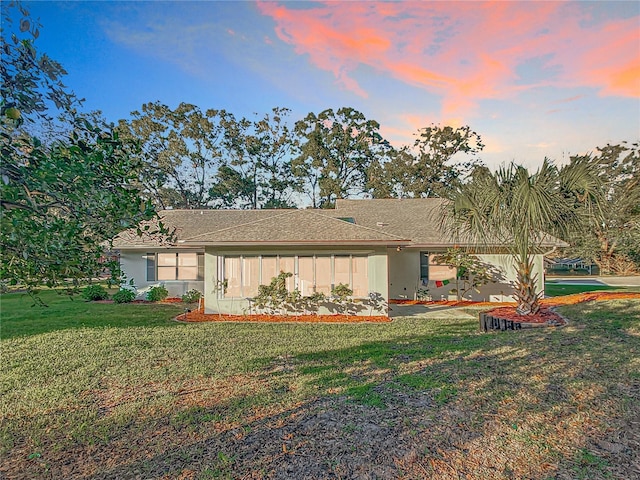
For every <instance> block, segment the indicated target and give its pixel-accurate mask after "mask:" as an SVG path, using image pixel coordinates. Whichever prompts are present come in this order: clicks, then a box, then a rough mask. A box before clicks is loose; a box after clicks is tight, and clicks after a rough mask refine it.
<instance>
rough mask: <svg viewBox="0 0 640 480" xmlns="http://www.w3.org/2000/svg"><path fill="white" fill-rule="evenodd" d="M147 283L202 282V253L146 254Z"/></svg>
mask: <svg viewBox="0 0 640 480" xmlns="http://www.w3.org/2000/svg"><path fill="white" fill-rule="evenodd" d="M145 256H146V258H147V281H149V282H155V281H156V280H160V281H170V280H202V279H203V278H204V254H203V253H196V252H193V253H188V252H184V253H182V252H181V253H176V252H170V253H164V252H163V253H147V254H146V255H145Z"/></svg>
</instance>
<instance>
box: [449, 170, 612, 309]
mask: <svg viewBox="0 0 640 480" xmlns="http://www.w3.org/2000/svg"><path fill="white" fill-rule="evenodd" d="M602 193H603V192H602V188H601V184H600V181H599V178H598V176H597V172H595V171H594V170H593V168H591V166H590V165H588V164H586V163H585V162H576V163H574V164H571V165H567V166H566V167H564V168H563V169H562V170H558V169H557V168H556V167H555V166H554V165H553V164H551V163H550V162H549V161H548V160H547V159H545V160H544V162H543V164H542V166H541V167H540V169H539V170H538V171H536V172H535V173H529V171H528V170H527V169H526V168H524V167H522V166H519V165H514V164H511V165H509V166H508V167H502V168H500V169H499V170H498V171H497V172H496V173H495V174H491V175H489V174H487V172H484V174H482V175H478V176H476V177H475V178H474V179H473V180H472V181H471V182H469V183H466V184H463V185H462V186H461V187H460V188H459V190H458V192H457V194H456V195H455V196H454V201H453V202H452V204H451V211H450V218H451V221H452V223H453V225H454V226H455V227H457V231H458V234H459V235H461V236H465V237H467V238H468V239H470V240H471V241H475V242H478V243H487V244H495V243H496V242H498V243H499V244H501V245H502V246H503V248H505V249H506V250H507V251H508V252H509V253H510V254H511V255H512V257H513V259H514V264H515V268H516V271H517V282H516V283H517V285H516V292H515V295H516V298H517V301H518V307H517V312H518V313H519V314H521V315H527V314H531V313H537V311H538V310H539V308H540V305H539V295H540V292H537V291H536V287H535V285H536V278H535V276H534V274H533V256H532V255H533V254H534V253H539V252H541V247H542V244H543V242H544V241H545V240H546V239H548V237H546V236H547V235H556V236H559V237H561V238H566V237H567V235H568V233H569V232H570V231H571V229H572V228H576V227H578V226H579V225H580V224H581V223H582V221H583V219H582V218H581V215H583V214H584V213H585V212H587V211H588V210H583V209H581V208H580V206H579V204H578V203H577V202H579V203H580V204H583V205H587V206H591V207H597V206H598V205H600V204H601V203H602V198H603V196H602Z"/></svg>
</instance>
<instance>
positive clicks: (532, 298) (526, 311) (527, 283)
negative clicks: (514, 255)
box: [515, 256, 540, 315]
mask: <svg viewBox="0 0 640 480" xmlns="http://www.w3.org/2000/svg"><path fill="white" fill-rule="evenodd" d="M517 271H518V276H517V284H516V291H515V296H516V299H517V301H518V306H517V307H516V312H517V313H518V315H533V314H536V313H538V311H539V310H540V295H539V294H538V293H536V279H537V275H534V274H533V260H532V259H530V258H529V257H528V256H527V257H525V258H520V259H519V261H518V264H517Z"/></svg>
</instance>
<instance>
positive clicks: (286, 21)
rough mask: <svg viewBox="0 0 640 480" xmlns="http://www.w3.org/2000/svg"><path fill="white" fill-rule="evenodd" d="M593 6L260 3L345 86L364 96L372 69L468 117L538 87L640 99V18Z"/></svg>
mask: <svg viewBox="0 0 640 480" xmlns="http://www.w3.org/2000/svg"><path fill="white" fill-rule="evenodd" d="M595 4H597V2H593V3H592V2H585V3H581V2H575V3H574V2H380V3H378V2H325V3H323V2H319V3H318V2H314V3H313V4H309V3H303V4H300V3H282V4H278V3H274V2H262V1H259V2H258V9H259V10H260V12H262V13H263V14H264V15H267V16H269V17H271V18H272V19H273V20H274V21H275V32H276V35H277V36H278V38H279V39H280V40H281V41H283V42H286V43H288V44H290V45H292V46H293V48H294V51H295V52H296V53H297V54H299V55H306V56H308V58H309V61H310V62H311V63H312V64H313V65H315V66H316V67H318V68H320V69H322V70H326V71H329V72H331V73H332V74H333V76H334V78H335V79H336V82H337V83H338V84H339V85H341V86H342V87H343V88H345V89H347V90H349V91H351V92H353V93H355V94H356V95H359V96H361V97H363V98H366V97H367V96H368V95H369V92H368V91H367V90H366V89H365V88H364V87H363V86H362V84H361V80H362V78H361V73H360V72H359V68H360V67H361V66H365V67H368V68H370V69H373V70H374V71H375V72H378V73H382V74H384V75H386V76H389V77H392V78H395V79H396V80H399V81H401V82H403V83H406V84H408V85H411V86H413V87H418V88H420V89H424V90H426V91H429V92H430V93H433V94H436V95H438V96H439V97H440V98H441V105H442V115H443V117H445V118H450V119H460V117H464V116H469V115H471V114H473V113H474V111H475V109H476V108H477V105H478V104H479V102H481V101H482V100H487V99H509V98H512V97H514V96H516V95H518V94H519V93H520V92H522V91H523V90H531V89H534V88H539V87H548V86H552V87H564V88H574V87H588V88H592V89H595V90H596V91H597V92H598V93H599V94H600V95H603V96H609V95H615V96H623V97H635V98H637V97H640V29H638V18H639V15H638V14H637V13H634V14H631V15H629V14H628V13H626V14H625V15H620V16H619V17H620V18H616V17H615V15H612V14H611V12H609V13H608V15H607V16H606V18H605V17H603V16H601V15H600V13H599V11H598V8H595V6H594V5H595ZM611 9H615V2H611ZM625 16H626V17H627V18H624V17H625ZM359 80H360V81H359Z"/></svg>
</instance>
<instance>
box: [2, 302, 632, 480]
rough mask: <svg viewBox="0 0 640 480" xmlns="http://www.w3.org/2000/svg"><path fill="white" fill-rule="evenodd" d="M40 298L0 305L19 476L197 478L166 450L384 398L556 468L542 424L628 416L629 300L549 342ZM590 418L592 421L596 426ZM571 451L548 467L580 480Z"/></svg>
mask: <svg viewBox="0 0 640 480" xmlns="http://www.w3.org/2000/svg"><path fill="white" fill-rule="evenodd" d="M43 299H44V300H45V301H46V303H47V304H48V305H49V306H48V307H31V303H32V302H31V299H30V298H29V297H27V296H23V295H19V294H10V295H2V296H1V297H0V302H1V303H0V304H1V308H2V341H1V344H0V347H1V350H2V364H3V368H2V371H1V372H0V396H1V397H2V399H3V400H2V402H1V403H0V447H1V450H0V452H1V454H2V456H1V457H0V463H4V464H7V465H9V464H11V465H15V467H14V468H16V469H26V470H25V471H26V472H27V473H26V474H25V475H27V476H29V475H31V476H34V477H35V476H38V475H39V474H41V473H42V471H43V470H42V469H43V468H45V467H43V466H42V465H47V467H46V468H49V469H51V471H53V472H54V476H55V475H56V473H55V472H57V475H58V476H60V475H61V473H60V472H61V471H62V470H60V469H61V468H62V466H61V465H63V464H64V461H63V460H64V459H65V458H68V457H69V456H70V455H75V453H73V452H78V451H86V450H87V449H90V448H91V449H93V450H92V451H94V453H95V452H105V453H104V455H108V458H109V460H108V462H111V463H113V462H114V461H115V462H116V464H117V462H123V464H125V463H126V462H129V461H131V459H132V458H133V459H138V460H137V461H138V462H139V467H140V469H141V470H142V471H147V470H145V469H151V470H149V471H152V469H153V465H147V464H146V463H145V462H146V461H147V460H145V459H144V458H143V457H144V455H143V452H144V448H147V449H152V450H154V451H156V450H157V451H158V452H160V454H159V457H160V458H165V457H166V455H169V453H170V452H174V453H171V454H170V455H178V453H175V452H182V453H184V455H186V457H185V458H182V457H180V458H179V459H177V460H175V461H176V462H178V463H179V464H181V465H191V463H190V462H192V463H193V465H196V466H197V465H201V464H200V463H199V462H200V460H199V458H200V457H199V455H201V454H200V453H197V452H195V453H194V452H191V453H189V452H186V453H185V452H183V451H182V450H178V448H179V447H180V446H181V445H182V444H183V443H184V442H185V441H186V440H187V439H191V438H210V437H211V438H212V436H214V435H216V433H215V432H218V431H221V430H224V429H226V428H231V427H233V428H245V429H248V428H258V427H259V425H258V426H256V425H255V424H254V423H253V422H254V420H253V419H255V418H260V417H264V416H271V415H275V414H277V413H278V412H283V411H286V410H288V409H293V408H295V407H296V406H299V405H304V404H306V403H309V402H312V401H313V400H314V399H318V398H345V399H346V400H347V401H348V402H355V403H357V404H360V405H362V407H363V408H372V409H377V410H379V411H385V410H386V409H389V408H391V407H393V405H394V401H395V400H394V399H395V398H397V395H404V396H412V395H418V394H419V395H420V398H425V399H426V400H425V402H426V404H427V405H431V406H432V407H430V408H431V410H429V411H428V412H424V415H428V416H429V418H433V419H436V420H433V421H440V420H438V419H442V420H441V421H442V422H443V424H442V425H443V426H442V428H445V427H446V425H448V424H447V420H446V419H447V416H446V415H447V412H448V411H449V410H448V409H456V410H459V411H460V412H468V413H465V415H468V418H467V417H465V418H462V417H461V418H458V420H456V421H457V422H458V423H460V424H461V425H464V428H468V429H474V428H477V429H478V432H480V433H478V435H487V436H488V435H489V433H486V432H487V431H489V432H490V431H491V429H497V428H498V426H499V425H502V424H504V425H507V426H508V429H507V431H508V434H507V435H508V436H507V437H505V438H506V439H505V440H502V438H503V437H502V436H501V435H503V434H504V432H497V433H496V438H498V439H500V440H499V441H501V442H502V441H510V442H515V443H516V444H518V445H520V444H522V445H524V444H527V445H535V446H536V448H538V449H539V450H540V451H541V452H555V453H545V455H547V456H546V457H545V456H543V457H539V456H538V457H536V458H535V459H533V460H532V462H533V464H538V463H544V462H550V463H554V464H555V463H558V457H557V456H558V455H559V454H558V453H557V452H559V451H566V450H567V448H565V447H564V446H563V443H562V442H564V441H565V439H562V438H556V437H555V436H554V435H555V430H554V428H555V425H557V424H559V423H562V422H564V421H566V422H567V424H569V423H568V422H569V420H572V421H573V419H574V416H576V415H577V417H575V418H578V417H579V418H580V419H581V420H580V421H579V422H578V421H576V422H575V425H577V426H574V424H573V423H571V424H570V425H571V428H574V429H575V428H578V429H579V428H581V427H580V425H582V423H584V419H587V420H588V419H590V418H591V417H593V419H594V420H593V421H590V423H588V426H589V428H591V429H597V428H600V429H601V431H602V432H605V431H606V428H608V427H609V425H610V424H611V423H612V422H613V420H614V419H615V418H617V417H616V415H618V416H621V415H624V414H625V413H624V411H625V410H624V409H627V410H626V411H628V412H634V411H636V409H637V405H636V403H635V402H637V398H635V397H633V396H632V394H631V393H629V392H630V391H631V390H628V389H626V388H627V387H625V385H626V384H627V383H629V381H630V380H629V379H632V380H633V379H634V378H635V381H637V379H638V376H637V371H638V363H637V355H638V353H637V352H638V351H640V341H639V338H640V302H638V301H629V300H626V301H625V300H620V301H616V302H602V303H588V304H583V305H574V306H568V307H563V309H562V311H563V313H564V314H565V315H567V316H568V317H569V318H570V319H571V322H570V325H569V327H567V328H564V329H544V330H535V331H520V332H510V333H497V334H481V333H479V332H478V331H477V328H478V323H477V319H476V318H472V317H469V316H468V315H466V314H465V313H464V312H465V311H463V310H461V313H460V316H459V318H451V319H430V320H425V319H420V318H401V319H396V320H394V322H393V323H391V324H349V325H344V324H343V325H340V324H299V325H292V324H254V323H247V324H241V323H206V324H179V323H176V322H171V321H170V319H171V318H172V317H174V316H175V315H176V314H178V313H180V312H181V311H182V308H181V307H180V306H166V305H109V304H95V303H87V302H84V301H82V300H81V299H79V298H76V299H74V300H73V301H71V300H69V299H68V298H66V297H60V296H57V295H56V294H55V293H53V292H44V293H43ZM634 372H635V375H636V376H635V377H634V376H633V375H634ZM584 392H590V393H589V396H588V398H587V399H586V400H585V399H583V397H582V395H584ZM591 392H593V393H591ZM585 398H586V397H585ZM613 400H615V401H613ZM513 402H517V403H515V404H514V403H513ZM520 402H522V408H517V406H518V405H519V404H520ZM503 405H504V406H505V407H504V408H503V409H502V410H500V409H498V407H499V406H503ZM511 405H516V409H515V410H513V409H511V410H509V409H508V408H506V407H509V408H511V407H510V406H511ZM501 408H502V407H501ZM503 410H504V411H503ZM512 410H513V411H512ZM505 412H506V413H505ZM605 414H606V416H607V417H606V418H608V420H607V422H605V423H602V421H600V422H601V423H598V422H597V421H596V420H595V419H596V418H602V417H603V415H605ZM420 415H423V413H422V412H421V413H420ZM581 422H582V423H581ZM513 425H515V426H516V427H513ZM345 428H347V429H348V426H347V427H345ZM412 428H418V427H416V426H412ZM447 428H448V427H447ZM566 428H567V429H568V430H566V431H570V429H569V427H566ZM585 428H586V427H585ZM436 430H437V429H436ZM434 431H435V430H434ZM571 431H572V430H571ZM482 432H485V433H482ZM567 435H569V434H567ZM575 437H576V439H577V438H578V437H579V435H578V434H577V433H576V434H575ZM157 438H161V439H162V443H157V442H158V440H157ZM580 438H582V437H580ZM541 439H542V440H541ZM488 441H496V440H495V439H493V440H491V439H489V440H488ZM542 441H544V442H545V443H540V442H542ZM153 442H156V443H153ZM132 445H133V446H132ZM141 445H144V446H145V447H141ZM572 445H573V447H572V450H571V449H568V450H571V451H573V452H574V454H573V456H569V457H562V458H564V460H563V462H565V464H566V465H567V467H566V469H567V471H569V472H574V473H576V472H577V473H578V474H581V472H582V471H583V470H582V469H584V468H586V467H585V466H588V465H587V464H590V463H593V462H596V460H594V459H593V458H591V457H588V455H586V454H584V452H583V453H581V452H582V450H581V449H584V448H585V447H584V440H583V439H582V440H575V444H572ZM510 448H513V447H510ZM25 452H26V453H25ZM162 452H165V453H164V454H163V453H162ZM182 453H181V454H182ZM95 455H96V457H95V458H96V460H95V462H97V464H96V465H97V466H95V467H94V468H96V469H99V468H101V467H100V465H102V464H101V463H100V461H101V460H100V458H101V457H100V456H99V455H97V454H95ZM170 455H169V457H166V458H173V457H171V456H170ZM514 458H517V454H516V453H514ZM104 461H105V462H106V461H107V460H104ZM167 461H168V460H167ZM536 462H537V463H536ZM87 468H89V467H87ZM197 468H201V469H200V470H199V472H200V477H199V478H227V477H228V478H236V477H237V476H239V475H238V472H237V471H235V470H234V468H236V467H235V463H234V460H233V458H232V457H231V455H227V454H226V453H222V456H219V457H216V460H215V462H213V463H211V464H209V465H206V466H202V467H197ZM514 468H515V467H514ZM598 468H600V469H601V470H602V471H603V472H604V471H605V470H606V469H607V468H608V467H607V465H605V464H601V463H598ZM16 471H18V470H16ZM89 473H90V471H89ZM143 476H144V475H143ZM147 476H152V475H150V474H148V475H147ZM240 476H241V475H240ZM524 476H525V477H526V476H527V475H524ZM523 478H524V477H523Z"/></svg>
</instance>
